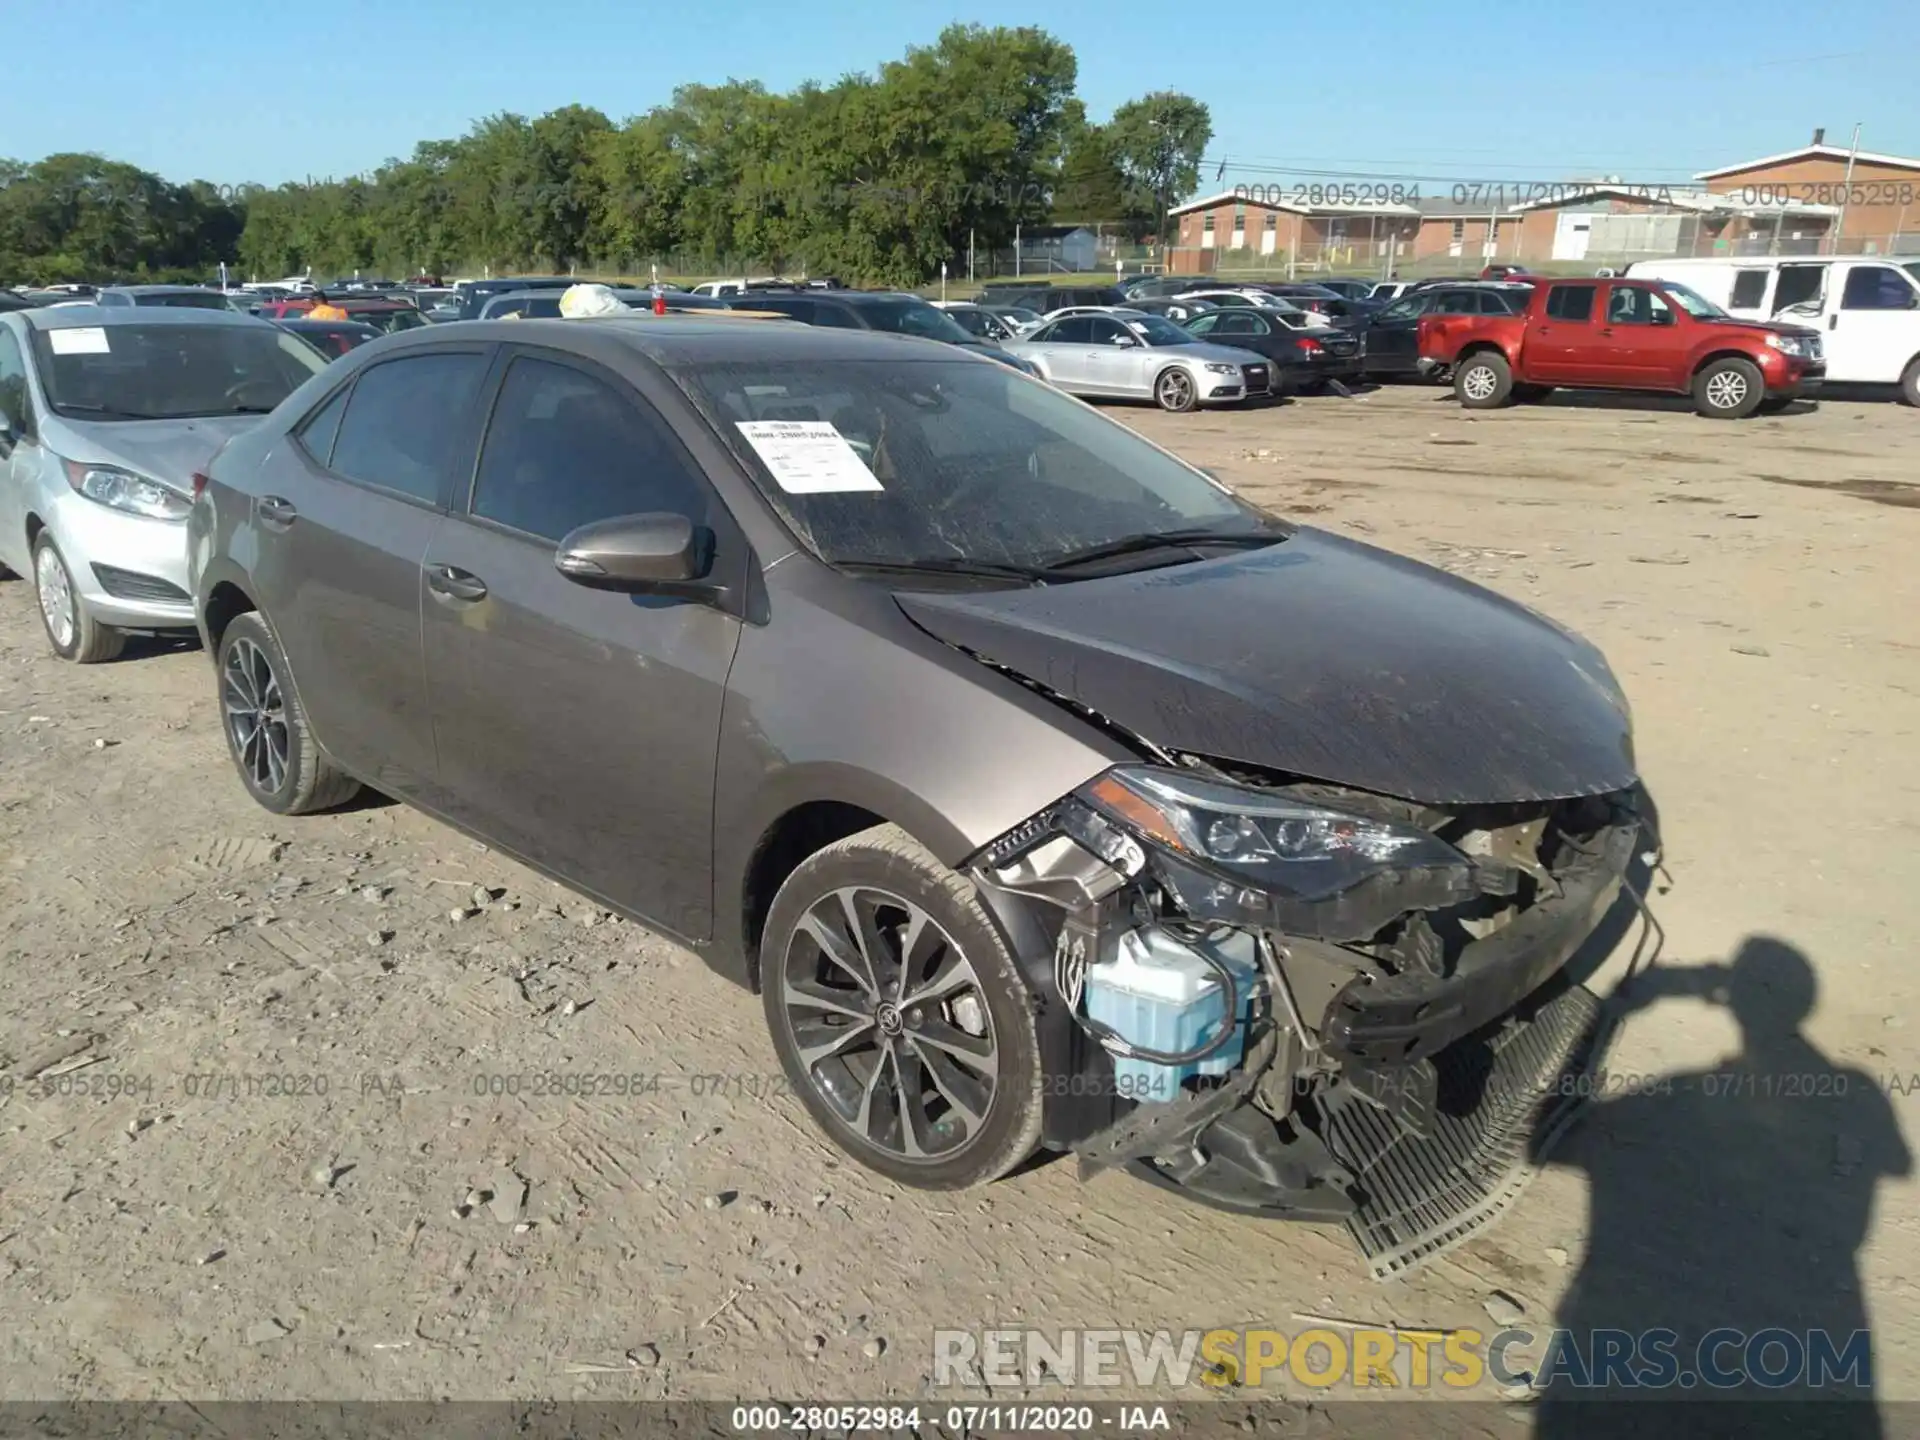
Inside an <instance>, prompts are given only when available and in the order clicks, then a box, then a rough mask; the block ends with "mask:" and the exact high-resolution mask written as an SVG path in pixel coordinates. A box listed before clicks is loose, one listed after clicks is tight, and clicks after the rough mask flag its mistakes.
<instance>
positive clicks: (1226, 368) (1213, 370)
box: [1206, 360, 1240, 375]
mask: <svg viewBox="0 0 1920 1440" xmlns="http://www.w3.org/2000/svg"><path fill="white" fill-rule="evenodd" d="M1206 367H1207V371H1208V373H1210V374H1213V375H1238V374H1239V373H1240V367H1239V366H1238V365H1226V364H1222V363H1221V362H1220V361H1218V360H1209V361H1207V362H1206Z"/></svg>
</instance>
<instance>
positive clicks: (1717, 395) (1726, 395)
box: [1707, 370, 1747, 410]
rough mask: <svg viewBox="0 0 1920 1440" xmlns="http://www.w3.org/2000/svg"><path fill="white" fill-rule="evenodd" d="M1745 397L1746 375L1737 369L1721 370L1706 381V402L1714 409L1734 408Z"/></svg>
mask: <svg viewBox="0 0 1920 1440" xmlns="http://www.w3.org/2000/svg"><path fill="white" fill-rule="evenodd" d="M1746 398H1747V377H1746V376H1744V375H1742V374H1741V373H1740V372H1739V371H1738V370H1722V371H1721V372H1720V373H1719V374H1718V375H1715V376H1712V377H1711V378H1710V379H1708V381H1707V403H1708V404H1709V405H1711V406H1713V408H1714V409H1716V410H1736V409H1738V408H1739V407H1740V405H1741V404H1742V402H1744V401H1745V400H1746Z"/></svg>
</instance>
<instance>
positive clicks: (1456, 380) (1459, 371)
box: [1453, 350, 1513, 410]
mask: <svg viewBox="0 0 1920 1440" xmlns="http://www.w3.org/2000/svg"><path fill="white" fill-rule="evenodd" d="M1453 393H1454V395H1455V397H1456V398H1457V399H1458V400H1459V401H1460V403H1461V404H1462V405H1464V406H1465V407H1466V408H1467V409H1469V410H1494V409H1497V408H1499V407H1500V406H1502V405H1504V404H1506V403H1507V401H1508V399H1509V398H1511V396H1512V395H1513V368H1512V367H1511V366H1509V365H1508V364H1507V357H1506V356H1504V355H1502V354H1501V353H1500V352H1499V351H1498V350H1479V351H1476V352H1475V353H1473V354H1472V355H1469V356H1468V357H1467V358H1466V359H1464V360H1462V361H1460V362H1459V363H1458V364H1457V365H1455V366H1454V367H1453Z"/></svg>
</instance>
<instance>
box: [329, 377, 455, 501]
mask: <svg viewBox="0 0 1920 1440" xmlns="http://www.w3.org/2000/svg"><path fill="white" fill-rule="evenodd" d="M486 368H487V360H486V357H485V356H484V355H476V354H465V355H409V356H406V357H404V358H402V359H399V360H388V361H385V362H383V363H381V364H379V365H374V366H371V367H370V368H368V369H366V370H363V371H361V372H360V378H359V380H358V381H356V382H355V384H354V387H353V394H352V395H351V396H350V397H349V398H348V401H347V409H346V414H345V415H344V416H343V417H342V418H341V421H340V429H339V433H338V434H337V435H336V436H335V438H334V442H333V455H332V458H331V460H330V462H329V466H328V468H329V469H331V470H333V471H334V473H336V474H339V475H344V476H346V477H347V478H348V479H349V480H358V481H361V482H362V483H364V484H367V485H378V486H381V487H383V488H384V489H388V490H397V491H399V492H400V493H401V494H402V495H410V496H412V497H413V498H414V499H416V500H421V501H425V502H426V503H427V504H429V505H437V504H439V503H440V494H441V491H442V489H443V488H444V486H445V483H446V481H447V479H448V477H449V476H450V475H451V474H452V473H453V469H454V464H455V457H456V455H458V454H459V453H460V452H461V451H463V450H464V449H465V448H466V436H467V417H468V414H469V412H470V411H471V409H472V403H473V396H474V392H475V391H476V390H477V389H478V388H479V385H480V377H481V376H482V375H484V374H485V373H486Z"/></svg>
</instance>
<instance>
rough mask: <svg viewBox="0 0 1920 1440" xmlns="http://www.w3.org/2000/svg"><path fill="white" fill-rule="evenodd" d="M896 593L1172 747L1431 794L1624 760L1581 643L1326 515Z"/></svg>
mask: <svg viewBox="0 0 1920 1440" xmlns="http://www.w3.org/2000/svg"><path fill="white" fill-rule="evenodd" d="M895 599H896V601H897V603H898V604H899V605H900V607H901V608H902V609H903V610H904V611H905V612H906V613H907V615H908V616H909V618H911V619H912V620H913V621H914V623H915V624H917V625H919V626H920V627H921V628H922V629H923V630H926V631H927V632H928V633H929V634H932V635H934V636H936V637H938V638H939V639H941V640H944V641H946V642H947V643H948V644H950V645H955V646H958V647H959V648H961V649H964V650H967V651H969V652H971V653H973V654H975V655H977V656H979V657H980V658H982V659H984V660H989V661H992V662H994V663H995V664H998V665H1002V666H1004V667H1006V668H1007V669H1009V670H1012V671H1014V672H1015V673H1017V674H1020V675H1022V676H1025V677H1026V678H1027V679H1029V680H1032V681H1035V682H1037V683H1039V684H1041V685H1044V686H1046V687H1047V688H1048V689H1050V690H1053V691H1055V692H1057V693H1058V694H1061V695H1064V696H1066V697H1067V698H1069V699H1071V700H1075V701H1078V702H1079V703H1080V704H1082V705H1085V706H1087V707H1088V708H1089V709H1092V710H1095V711H1097V712H1099V713H1100V714H1102V715H1104V716H1106V717H1108V718H1109V719H1111V720H1113V721H1115V722H1117V723H1118V724H1120V725H1122V726H1125V727H1126V728H1127V729H1129V730H1132V731H1134V732H1135V733H1137V734H1139V735H1141V736H1143V737H1145V738H1146V739H1148V740H1150V741H1152V742H1154V743H1155V744H1157V745H1160V746H1162V747H1164V748H1167V749H1173V750H1185V751H1191V752H1194V753H1198V754H1201V755H1207V756H1211V757H1213V758H1215V759H1221V760H1237V761H1241V762H1244V763H1247V764H1251V765H1258V766H1263V767H1267V768H1271V769H1275V770H1282V771H1288V772H1291V773H1293V774H1297V775H1301V776H1306V777H1310V778H1313V779H1316V780H1323V781H1328V782H1332V783H1335V784H1342V785H1351V786H1355V787H1357V788H1360V789H1363V790H1372V791H1376V792H1379V793H1382V794H1387V795H1396V796H1401V797H1403V798H1406V799H1410V800H1418V801H1423V802H1426V803H1430V804H1454V805H1461V804H1475V803H1498V802H1503V801H1521V800H1539V799H1547V798H1557V797H1563V796H1572V795H1592V794H1603V793H1606V792H1608V791H1613V790H1621V789H1625V788H1626V787H1628V786H1630V785H1632V784H1633V783H1634V782H1635V779H1636V773H1635V769H1634V759H1633V742H1632V725H1631V721H1630V720H1629V719H1628V715H1627V708H1626V701H1625V699H1624V697H1623V696H1622V695H1621V693H1620V690H1619V686H1618V683H1617V682H1616V681H1615V680H1614V678H1613V674H1612V672H1611V671H1610V670H1609V669H1608V668H1607V664H1606V661H1605V660H1604V659H1603V658H1602V657H1601V655H1600V652H1599V651H1598V650H1597V649H1595V648H1594V647H1593V646H1592V645H1591V644H1589V643H1588V642H1587V641H1585V640H1582V639H1580V638H1579V637H1578V636H1575V635H1573V634H1572V633H1571V632H1569V631H1566V630H1563V629H1561V628H1560V627H1559V626H1557V625H1555V624H1554V623H1553V622H1551V621H1549V620H1547V619H1545V618H1544V617H1542V616H1539V615H1537V614H1535V613H1534V612H1533V611H1531V610H1528V609H1526V608H1525V607H1524V606H1521V605H1517V604H1515V603H1513V602H1512V601H1509V600H1505V599H1503V598H1501V597H1500V596H1498V595H1495V594H1493V593H1492V592H1490V591H1487V590H1483V589H1481V588H1480V587H1479V586H1477V585H1472V584H1469V583H1467V582H1466V581H1463V580H1459V579H1457V578H1455V577H1453V576H1451V575H1448V574H1446V573H1444V572H1442V571H1439V570H1435V569H1433V568H1431V567H1429V566H1426V565H1421V564H1419V563H1417V562H1415V561H1412V560H1408V559H1405V558H1403V557H1401V556H1397V555H1393V554H1390V553H1388V552H1386V551H1383V550H1377V549H1375V548H1373V547H1372V546H1368V545H1362V544H1359V543H1357V542H1355V541H1351V540H1344V539H1341V538H1339V537H1338V536H1334V535H1330V534H1328V533H1326V532H1324V531H1317V530H1311V529H1300V530H1298V531H1296V532H1295V533H1294V534H1293V536H1292V537H1291V538H1290V539H1287V540H1285V541H1284V542H1282V543H1280V544H1276V545H1272V546H1269V547H1267V548H1265V549H1262V550H1256V551H1252V552H1250V553H1244V554H1239V555H1232V556H1227V557H1224V558H1221V559H1215V560H1207V561H1202V562H1199V563H1194V564H1186V565H1176V566H1169V567H1166V568H1161V569H1154V570H1144V571H1138V572H1134V573H1131V574H1125V575H1115V576H1108V577H1104V578H1100V579H1092V580H1084V581H1075V582H1073V583H1069V584H1059V585H1047V586H1036V587H1034V588H1031V589H1021V590H1001V591H987V592H968V593H924V592H919V593H911V594H909V593H904V592H902V593H897V594H896V596H895ZM1013 758H1014V759H1015V761H1016V763H1017V757H1013Z"/></svg>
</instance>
